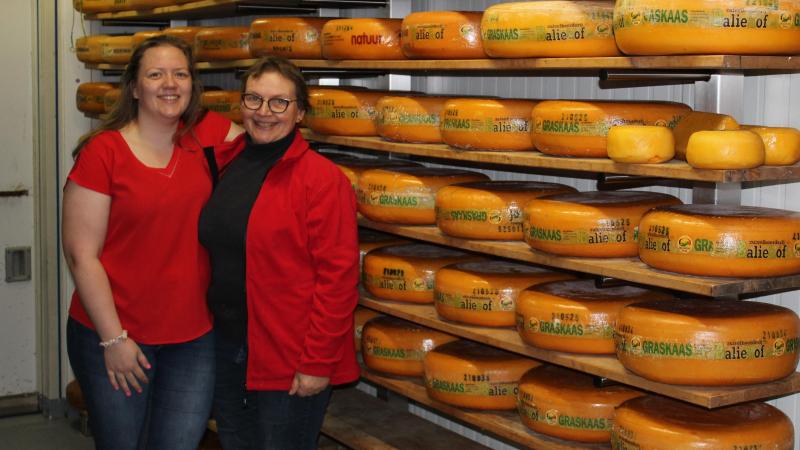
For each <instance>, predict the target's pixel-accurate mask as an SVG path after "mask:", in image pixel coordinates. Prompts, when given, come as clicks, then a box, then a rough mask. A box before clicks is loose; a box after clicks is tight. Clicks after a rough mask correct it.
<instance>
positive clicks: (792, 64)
mask: <svg viewBox="0 0 800 450" xmlns="http://www.w3.org/2000/svg"><path fill="white" fill-rule="evenodd" d="M740 58H741V63H740V68H741V69H744V70H792V71H794V70H800V55H798V56H741V57H740Z"/></svg>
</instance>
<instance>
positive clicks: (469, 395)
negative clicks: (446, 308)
mask: <svg viewBox="0 0 800 450" xmlns="http://www.w3.org/2000/svg"><path fill="white" fill-rule="evenodd" d="M539 364H540V363H538V362H536V361H534V360H532V359H528V358H525V357H522V356H518V355H515V354H513V353H509V352H506V351H503V350H500V349H498V348H495V347H489V346H486V345H481V344H478V343H476V342H472V341H466V340H458V341H455V342H450V343H447V344H444V345H441V346H439V347H437V348H435V349H433V350H431V351H430V352H428V354H427V355H425V361H424V362H423V366H424V368H425V388H426V390H427V391H428V397H430V398H432V399H434V400H439V401H440V402H444V403H447V404H450V405H455V406H462V407H465V408H474V409H508V410H512V409H514V408H515V407H516V404H517V392H518V390H519V379H520V378H522V375H523V374H524V373H525V372H527V371H528V370H530V369H532V368H534V367H537V366H539Z"/></svg>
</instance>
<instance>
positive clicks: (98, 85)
mask: <svg viewBox="0 0 800 450" xmlns="http://www.w3.org/2000/svg"><path fill="white" fill-rule="evenodd" d="M114 87H115V85H113V84H111V83H104V82H93V83H81V84H79V85H78V91H77V92H76V93H75V103H76V105H77V107H78V111H83V112H85V113H89V114H103V113H104V112H106V111H105V107H104V103H103V98H104V97H105V95H106V92H108V91H110V90H111V89H114Z"/></svg>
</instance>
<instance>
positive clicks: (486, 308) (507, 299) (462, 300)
mask: <svg viewBox="0 0 800 450" xmlns="http://www.w3.org/2000/svg"><path fill="white" fill-rule="evenodd" d="M476 291H478V292H473V293H472V294H467V295H464V294H459V293H447V292H441V291H438V290H434V294H433V296H434V300H435V301H436V303H438V304H441V305H444V306H449V307H451V308H458V309H463V310H467V311H476V312H498V311H499V312H510V311H514V298H513V297H512V296H511V294H510V293H509V292H506V291H505V290H500V289H485V290H483V292H481V290H476Z"/></svg>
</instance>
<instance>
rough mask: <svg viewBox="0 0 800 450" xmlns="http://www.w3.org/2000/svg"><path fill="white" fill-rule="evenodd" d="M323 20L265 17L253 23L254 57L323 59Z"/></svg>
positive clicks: (251, 34) (251, 44) (251, 52)
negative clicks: (272, 56)
mask: <svg viewBox="0 0 800 450" xmlns="http://www.w3.org/2000/svg"><path fill="white" fill-rule="evenodd" d="M328 20H329V19H325V18H321V17H265V18H263V19H256V20H254V21H253V22H252V23H251V24H250V54H251V55H253V56H256V57H258V56H267V55H274V56H282V57H284V58H290V59H321V58H322V39H321V36H322V26H323V25H325V22H327V21H328Z"/></svg>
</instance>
